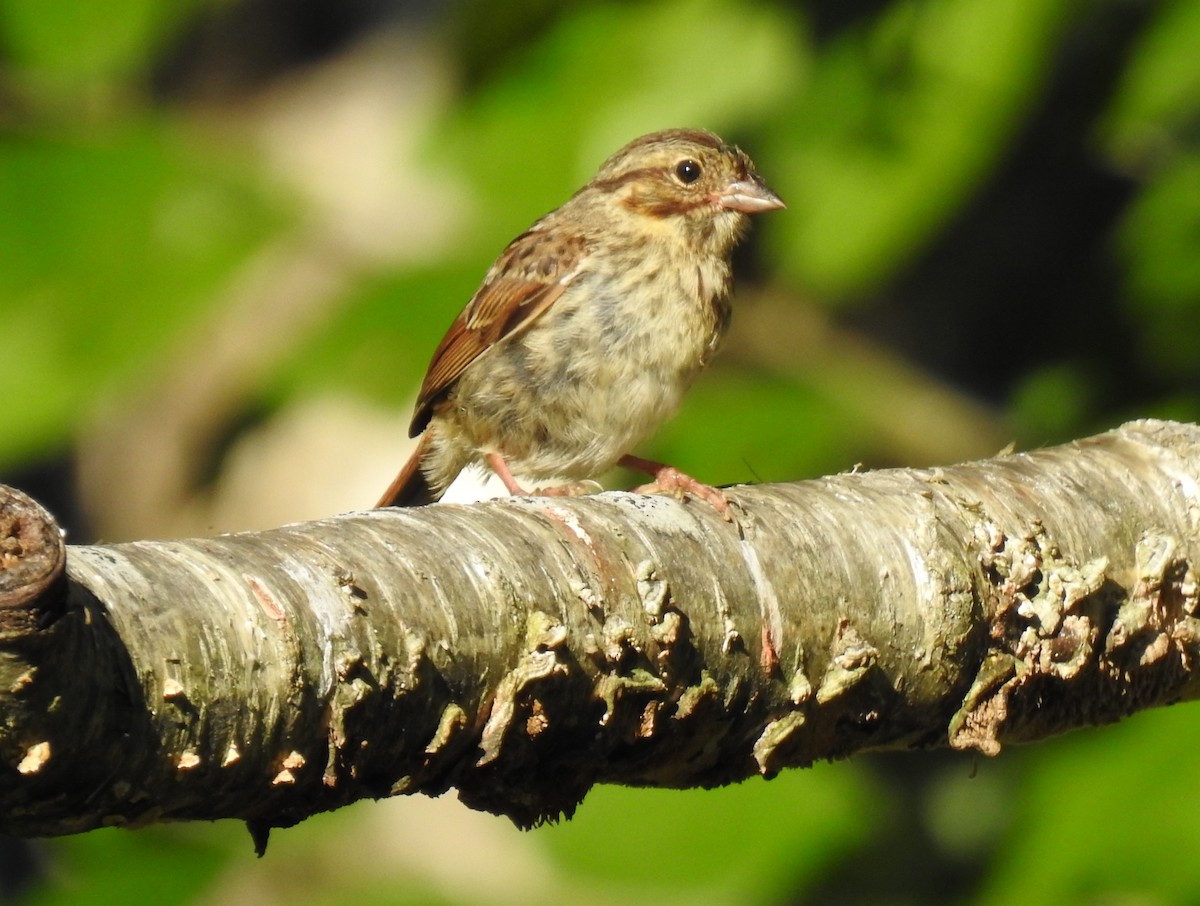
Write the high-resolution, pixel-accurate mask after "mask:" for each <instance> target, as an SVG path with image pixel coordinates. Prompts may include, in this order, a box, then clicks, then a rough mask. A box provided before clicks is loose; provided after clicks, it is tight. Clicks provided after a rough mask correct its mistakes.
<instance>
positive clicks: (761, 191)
mask: <svg viewBox="0 0 1200 906" xmlns="http://www.w3.org/2000/svg"><path fill="white" fill-rule="evenodd" d="M715 201H716V203H717V204H718V205H720V206H721V207H723V208H727V209H728V210H730V211H741V212H742V213H743V214H757V213H759V212H760V211H774V210H777V209H778V208H785V207H787V205H785V204H784V203H783V199H782V198H780V197H779V196H778V195H776V194H775V193H774V192H772V191H771V190H770V189H768V188H767V187H766V186H764V185H763V184H762V183H761V182H759V181H758V180H757V179H739V180H737V181H736V182H731V183H730V184H729V185H727V186H726V187H725V191H724V192H720V193H718V194H717V196H716V198H715Z"/></svg>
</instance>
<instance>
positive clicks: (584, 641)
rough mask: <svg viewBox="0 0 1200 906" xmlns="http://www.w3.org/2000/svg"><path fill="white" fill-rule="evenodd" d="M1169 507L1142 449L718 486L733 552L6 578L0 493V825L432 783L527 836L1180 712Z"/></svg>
mask: <svg viewBox="0 0 1200 906" xmlns="http://www.w3.org/2000/svg"><path fill="white" fill-rule="evenodd" d="M1198 487H1200V428H1196V427H1194V426H1184V425H1175V424H1169V423H1162V422H1137V423H1133V424H1130V425H1127V426H1125V427H1124V428H1122V429H1120V430H1118V431H1113V432H1109V433H1107V434H1103V435H1100V436H1098V437H1094V438H1090V439H1088V440H1084V441H1079V442H1076V443H1072V444H1068V445H1066V446H1062V447H1058V448H1054V449H1049V450H1042V451H1038V452H1036V453H1029V454H1017V455H1008V456H1001V457H998V458H996V459H993V460H988V461H985V462H980V463H973V464H967V465H962V466H956V467H952V468H945V469H924V470H893V471H883V472H873V473H865V474H847V475H839V476H835V477H832V478H825V479H821V480H818V481H810V482H802V483H796V484H789V485H776V486H761V487H746V488H738V489H736V490H735V491H733V492H731V494H730V496H731V499H732V500H733V501H734V502H735V509H736V512H737V515H738V524H737V525H729V524H727V523H725V522H724V521H722V519H721V518H720V517H719V516H718V515H716V514H715V513H714V512H712V511H711V510H710V509H709V508H708V507H706V506H704V505H697V504H695V503H687V504H681V503H679V502H677V501H674V500H670V499H664V498H647V497H638V496H634V495H629V494H606V495H602V496H598V497H592V498H576V499H510V500H503V501H497V502H492V503H486V504H479V505H475V506H470V507H462V506H434V507H429V508H425V509H421V510H394V511H378V512H370V513H359V514H351V515H347V516H342V517H337V518H334V519H328V520H324V521H320V522H314V523H308V524H302V525H291V526H285V527H283V528H280V529H276V530H274V531H271V532H264V533H260V534H246V535H232V536H223V537H219V538H213V539H204V540H195V541H174V542H138V543H131V544H120V545H112V546H96V547H72V548H70V549H69V550H68V555H67V576H68V581H65V582H63V581H59V582H55V581H53V575H52V574H53V573H54V570H53V569H52V568H50V574H51V575H50V579H47V575H48V574H47V572H46V570H45V569H43V570H42V571H41V572H39V571H38V570H37V569H33V570H30V569H27V568H26V567H27V565H28V564H29V563H31V562H33V560H34V559H35V558H36V557H38V556H43V557H47V558H48V559H45V560H43V561H41V562H43V563H45V562H51V561H54V557H53V555H52V554H50V555H47V554H46V553H45V551H41V552H39V551H38V550H37V549H36V548H37V545H36V544H34V543H32V542H30V540H29V539H41V541H43V542H44V543H45V544H46V546H47V550H48V549H49V548H51V547H53V542H54V539H56V538H57V533H56V532H54V531H53V530H52V526H51V525H50V524H49V523H48V517H45V516H44V514H41V516H39V515H38V512H37V511H36V509H34V508H32V504H31V503H30V502H29V501H27V499H26V500H24V501H22V500H21V499H20V498H18V497H16V496H12V497H10V498H9V500H8V501H7V503H4V501H3V500H2V499H0V503H3V504H4V506H5V507H6V509H4V510H3V512H5V513H7V512H8V509H7V507H17V508H19V509H20V508H24V509H22V510H21V512H22V516H21V519H23V520H25V521H24V522H22V523H20V524H21V525H23V526H24V527H25V528H24V529H23V532H24V533H23V534H22V533H20V532H17V531H15V530H14V529H12V526H13V525H14V523H13V521H12V520H11V519H10V520H9V522H8V523H6V524H7V525H8V529H6V530H4V531H0V541H3V539H4V538H5V537H7V538H8V539H9V542H8V544H7V547H6V548H0V558H2V559H0V566H2V567H3V568H0V608H2V609H3V611H2V612H0V619H3V620H4V622H3V623H2V624H0V625H2V626H3V627H6V628H5V631H4V632H3V635H0V713H2V714H3V725H2V726H0V765H3V767H2V768H0V784H2V788H3V797H4V802H5V809H4V821H3V825H2V826H0V830H3V831H4V832H7V833H18V834H54V833H69V832H72V831H78V830H84V829H87V828H90V827H95V826H99V825H103V824H114V823H116V824H122V823H140V822H147V821H153V820H158V819H188V818H217V817H229V816H233V817H240V818H243V819H245V820H247V821H249V822H250V823H251V825H252V827H258V828H266V827H271V826H282V825H287V824H290V823H294V822H295V821H298V820H301V819H303V818H304V817H306V816H308V815H310V814H312V813H314V812H317V811H321V810H325V809H330V808H335V807H337V806H339V805H342V804H344V803H347V802H351V801H353V800H355V799H358V798H362V797H365V796H371V797H379V796H387V795H393V794H396V793H414V792H424V793H432V794H436V793H440V792H442V791H444V790H446V789H447V788H449V787H452V786H453V787H457V788H458V790H459V794H460V796H461V798H462V799H463V800H464V801H465V802H467V803H468V804H469V805H472V806H474V807H477V808H485V809H489V810H491V811H495V812H500V813H504V814H507V815H509V816H511V817H512V818H513V819H514V820H515V821H517V822H518V823H521V824H529V823H533V822H537V821H539V820H543V819H545V818H547V817H555V816H557V815H559V814H563V813H565V814H569V813H570V812H571V811H572V810H573V808H574V807H575V805H576V804H577V803H578V802H579V800H580V799H581V798H582V796H583V795H584V793H585V792H586V791H587V789H588V788H589V787H590V786H591V785H592V784H593V783H597V782H608V783H624V784H636V785H647V784H649V785H661V786H673V787H685V786H695V785H705V786H707V785H714V784H721V783H727V782H730V781H733V780H737V779H740V778H742V777H745V776H747V775H750V774H753V773H761V774H765V775H767V776H770V775H772V774H774V773H776V772H777V771H779V770H780V769H782V768H784V767H789V766H795V765H806V764H809V763H811V762H813V761H815V760H817V759H823V758H835V757H841V756H845V755H848V754H850V753H852V752H856V751H860V750H864V749H878V748H896V747H925V746H936V745H946V744H949V745H952V746H956V747H959V748H975V749H978V750H980V751H983V752H985V753H988V754H994V753H996V752H998V751H999V749H1000V747H1001V745H1002V744H1003V743H1006V742H1012V741H1027V740H1033V739H1037V738H1040V737H1043V736H1045V735H1048V734H1052V733H1057V732H1060V731H1062V730H1066V729H1069V728H1071V727H1075V726H1080V725H1083V724H1092V723H1100V722H1105V721H1112V720H1116V719H1118V718H1119V717H1121V716H1123V715H1125V714H1128V713H1130V712H1132V711H1134V710H1137V709H1140V708H1145V707H1151V706H1154V705H1158V704H1164V703H1168V702H1174V701H1179V700H1182V699H1188V698H1193V697H1195V696H1196V689H1197V680H1196V679H1195V678H1194V673H1193V666H1194V664H1195V663H1196V655H1197V646H1198V633H1197V628H1198V627H1200V623H1198V622H1197V619H1196V616H1195V614H1196V610H1197V607H1198V592H1197V583H1196V579H1195V574H1194V571H1193V564H1194V562H1195V560H1196V554H1197V551H1198V550H1200V531H1198V526H1197V514H1198V513H1200V508H1198V490H1197V489H1198ZM6 518H8V517H6ZM39 519H40V520H42V521H43V522H45V524H44V525H42V526H41V528H40V529H37V530H34V529H31V528H30V526H33V525H36V524H37V523H38V521H39ZM31 520H32V521H31ZM18 537H19V538H21V539H24V540H23V541H21V542H20V543H16V542H13V541H12V539H13V538H18ZM5 551H7V553H6V552H5ZM22 590H24V592H25V593H24V594H22ZM13 614H17V615H18V618H14V617H13Z"/></svg>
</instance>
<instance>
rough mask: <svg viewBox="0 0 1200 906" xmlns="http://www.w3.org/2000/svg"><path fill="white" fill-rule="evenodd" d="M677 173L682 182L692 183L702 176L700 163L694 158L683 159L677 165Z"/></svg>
mask: <svg viewBox="0 0 1200 906" xmlns="http://www.w3.org/2000/svg"><path fill="white" fill-rule="evenodd" d="M675 175H676V176H677V177H679V181H680V182H681V183H684V184H686V185H691V184H692V183H694V182H695V181H696V180H697V179H699V178H700V165H699V164H698V163H696V162H695V161H694V160H681V161H680V162H679V163H677V164H676V165H675Z"/></svg>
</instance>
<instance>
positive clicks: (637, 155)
mask: <svg viewBox="0 0 1200 906" xmlns="http://www.w3.org/2000/svg"><path fill="white" fill-rule="evenodd" d="M783 206H784V205H783V202H782V201H780V199H779V197H778V196H776V195H775V193H773V192H772V191H771V190H770V189H768V188H767V187H766V185H764V184H763V182H762V180H761V179H760V178H759V176H758V174H757V173H756V172H755V170H754V165H753V163H751V161H750V158H748V157H747V156H746V155H745V154H744V153H743V152H742V151H741V150H740V149H738V148H736V147H734V146H732V145H727V144H725V143H724V142H723V141H722V140H721V139H720V138H718V137H717V136H715V135H713V134H712V133H710V132H705V131H701V130H695V129H672V130H667V131H664V132H655V133H653V134H651V135H646V136H643V137H641V138H639V139H636V140H634V141H632V142H630V143H629V144H628V145H626V146H625V147H624V148H622V149H621V150H620V151H618V152H617V153H616V154H614V155H613V156H612V157H610V158H609V159H608V160H607V161H605V162H604V164H603V166H601V168H600V171H599V172H598V173H597V174H596V175H595V177H594V178H593V179H592V180H591V182H589V183H588V184H587V185H585V186H584V187H583V188H582V189H580V190H579V191H578V192H576V193H575V194H574V195H573V196H572V197H571V198H570V199H569V200H568V201H567V202H566V203H565V204H564V205H563V206H562V207H560V208H558V209H557V210H555V211H552V212H551V213H549V214H547V215H546V216H545V217H543V218H542V219H541V220H539V221H537V223H535V224H534V225H533V226H531V227H530V228H529V229H528V230H526V231H525V232H524V233H522V234H521V235H520V236H518V237H517V238H516V239H514V240H513V241H512V243H511V244H510V245H509V246H508V248H506V249H505V250H504V251H503V252H502V253H501V255H500V257H499V258H498V259H497V260H496V263H495V264H493V265H492V268H491V270H489V271H488V273H487V276H486V277H484V280H483V285H482V286H480V288H479V289H478V290H477V291H476V293H475V295H474V296H473V297H472V298H471V301H470V302H469V303H468V304H467V307H466V308H465V309H464V310H463V312H462V313H461V314H460V315H459V316H458V318H457V320H455V322H454V323H453V324H452V325H451V327H450V330H449V331H448V332H447V333H446V336H445V338H443V340H442V342H441V344H440V345H439V346H438V348H437V351H436V352H434V354H433V361H432V362H431V363H430V365H429V372H428V374H426V376H425V382H424V383H423V384H422V385H421V393H420V396H419V397H418V398H417V406H416V412H415V413H414V415H413V419H412V424H411V427H410V429H409V435H410V436H412V437H415V436H416V435H417V434H420V433H421V432H424V434H423V435H422V437H421V441H420V444H419V445H418V447H417V450H416V452H415V453H414V454H413V456H412V458H411V459H409V461H408V463H407V464H406V465H405V466H404V469H403V470H402V471H401V472H400V474H399V475H398V476H397V478H396V480H395V481H394V482H392V485H391V487H389V488H388V489H387V491H386V492H385V493H384V495H383V497H382V498H381V499H380V501H379V503H378V504H377V506H381V507H383V506H417V505H420V504H423V503H430V502H432V501H434V500H437V499H438V498H439V497H440V496H441V495H442V493H443V492H444V491H445V489H446V486H447V485H449V484H450V482H451V481H453V480H454V478H455V476H457V475H458V473H459V472H460V471H461V470H462V468H463V467H464V466H466V465H468V464H470V463H486V465H487V466H489V467H490V468H491V469H492V470H493V471H494V472H495V473H496V474H497V475H498V476H499V478H500V479H501V481H503V482H504V485H505V487H507V488H508V490H509V492H510V493H512V494H523V493H526V491H525V490H524V489H523V488H522V486H521V485H520V484H519V483H518V480H517V478H516V477H515V476H518V475H519V476H521V477H522V479H532V480H535V481H541V480H547V479H567V480H579V479H584V478H588V477H590V476H594V475H598V474H599V473H601V472H603V471H605V470H606V469H608V468H610V467H611V466H613V465H615V464H616V463H621V464H623V465H626V466H629V467H630V468H633V469H637V470H639V471H644V472H647V473H648V474H650V475H652V476H653V477H654V479H655V481H654V483H653V484H652V485H647V486H645V487H643V488H639V489H638V490H640V491H656V490H657V491H672V492H676V493H680V494H683V493H688V494H693V495H697V496H700V497H703V498H704V499H706V500H708V501H710V502H711V503H712V504H713V505H714V506H716V507H717V508H718V509H719V510H720V511H721V512H722V513H723V514H725V515H726V516H727V517H728V503H727V501H726V500H725V496H724V495H723V494H722V493H721V492H720V491H719V490H717V489H715V488H712V487H709V486H708V485H704V484H701V483H700V482H698V481H696V480H695V479H694V478H691V477H690V476H688V475H685V474H683V473H682V472H680V471H678V470H677V469H674V468H671V467H669V466H665V465H663V464H661V463H656V462H652V461H649V460H645V459H640V458H638V457H635V456H631V455H628V452H627V451H628V450H629V449H630V448H631V447H633V445H635V444H637V443H638V442H639V441H641V440H643V439H645V438H646V437H647V436H648V435H649V434H650V433H651V432H653V431H654V430H655V429H656V428H657V427H658V426H659V425H660V424H661V423H662V422H663V421H664V420H666V419H667V418H668V417H670V416H671V415H672V414H673V413H674V412H675V410H676V409H677V408H678V406H679V403H680V400H681V398H682V396H683V393H684V391H685V390H686V389H687V388H688V386H689V385H690V384H691V383H692V381H693V380H694V379H695V377H696V376H697V375H698V374H699V373H700V371H701V369H703V368H704V366H705V365H706V364H708V361H709V359H710V358H711V357H712V355H713V353H714V351H715V350H716V348H717V346H718V344H719V342H720V340H721V337H722V335H723V334H724V332H725V329H726V327H727V326H728V323H729V313H730V295H731V292H732V286H733V280H732V274H731V268H730V254H731V252H732V251H733V247H734V245H735V244H736V243H737V241H738V239H739V238H740V237H741V235H742V233H743V232H744V230H745V228H746V226H747V223H748V217H747V215H748V214H754V213H757V212H759V211H770V210H773V209H775V208H782V207H783ZM555 492H558V493H564V492H566V491H565V490H564V489H563V488H551V489H544V490H542V491H540V492H539V493H555Z"/></svg>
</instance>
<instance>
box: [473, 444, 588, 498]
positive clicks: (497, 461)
mask: <svg viewBox="0 0 1200 906" xmlns="http://www.w3.org/2000/svg"><path fill="white" fill-rule="evenodd" d="M483 459H484V462H486V463H487V464H488V467H489V468H490V469H491V470H492V471H493V472H495V473H496V477H497V478H499V479H500V480H501V481H502V482H503V483H504V486H505V487H506V488H508V493H509V494H512V495H514V496H517V495H520V496H522V497H528V496H531V495H533V496H537V497H578V496H580V495H582V494H591V493H594V492H595V491H599V490H600V489H601V488H600V485H598V484H596V482H594V481H576V482H572V483H570V484H558V485H553V486H551V487H548V488H538V489H536V490H534V491H527V490H525V489H524V488H523V487H521V485H520V483H519V482H518V481H517V479H516V478H515V477H514V476H513V473H512V469H510V468H509V467H508V463H507V462H505V461H504V457H503V456H501V455H500V454H499V453H495V452H492V453H485V454H484V455H483Z"/></svg>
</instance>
